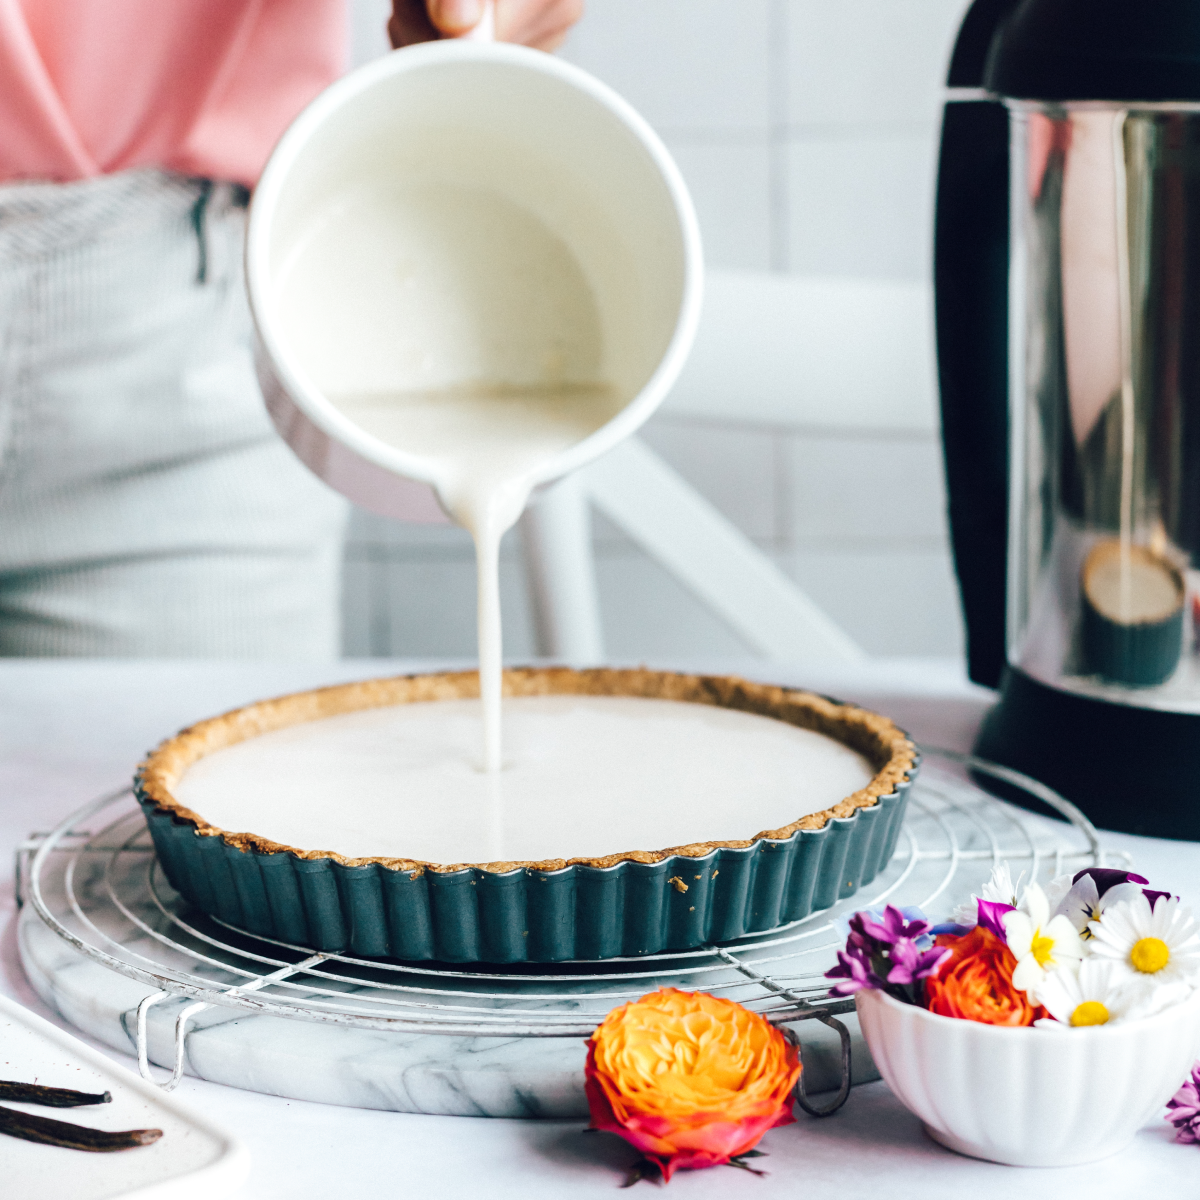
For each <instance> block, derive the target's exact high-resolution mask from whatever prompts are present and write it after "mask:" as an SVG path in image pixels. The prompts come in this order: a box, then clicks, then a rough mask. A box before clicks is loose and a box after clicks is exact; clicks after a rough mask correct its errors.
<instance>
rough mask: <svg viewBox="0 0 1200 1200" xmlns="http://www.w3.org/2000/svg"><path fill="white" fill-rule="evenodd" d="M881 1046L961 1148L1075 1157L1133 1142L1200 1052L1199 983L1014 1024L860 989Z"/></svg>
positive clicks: (863, 1014)
mask: <svg viewBox="0 0 1200 1200" xmlns="http://www.w3.org/2000/svg"><path fill="white" fill-rule="evenodd" d="M856 1001H857V1006H858V1018H859V1022H860V1024H861V1026H862V1031H863V1036H864V1037H865V1038H866V1040H867V1045H868V1047H870V1050H871V1057H872V1058H874V1060H875V1065H876V1066H877V1067H878V1068H879V1073H880V1074H881V1075H882V1076H883V1078H884V1080H885V1081H886V1083H887V1085H888V1087H890V1088H891V1089H892V1091H893V1092H894V1093H895V1094H896V1097H897V1098H898V1099H899V1100H900V1102H901V1103H902V1104H903V1105H904V1106H905V1108H907V1109H908V1110H909V1111H910V1112H912V1113H914V1114H915V1115H916V1116H918V1117H920V1119H921V1121H922V1122H923V1123H924V1125H925V1131H926V1132H927V1133H928V1134H929V1136H930V1137H931V1138H933V1139H934V1141H937V1142H940V1143H941V1144H942V1145H943V1146H947V1147H949V1148H950V1149H951V1150H957V1151H958V1152H959V1153H960V1154H969V1155H971V1156H972V1157H973V1158H986V1159H990V1160H991V1161H992V1162H1000V1163H1011V1164H1013V1165H1014V1166H1022V1167H1057V1166H1064V1167H1065V1166H1071V1165H1073V1164H1076V1163H1084V1162H1092V1161H1093V1160H1095V1159H1098V1158H1107V1157H1108V1156H1109V1155H1110V1154H1116V1153H1117V1152H1118V1151H1120V1150H1123V1149H1124V1148H1125V1147H1126V1146H1127V1145H1128V1144H1129V1143H1130V1142H1131V1141H1132V1140H1133V1137H1134V1135H1135V1134H1136V1133H1137V1131H1138V1130H1139V1129H1140V1128H1141V1127H1142V1126H1143V1125H1145V1124H1146V1122H1147V1121H1148V1120H1150V1118H1151V1117H1153V1116H1154V1115H1155V1114H1156V1113H1157V1112H1159V1111H1160V1110H1161V1109H1162V1107H1163V1106H1164V1105H1165V1104H1166V1102H1167V1100H1169V1099H1170V1097H1171V1096H1172V1095H1173V1094H1174V1092H1175V1091H1176V1089H1177V1088H1178V1087H1179V1085H1180V1084H1181V1083H1182V1082H1183V1080H1184V1079H1185V1078H1186V1077H1187V1074H1188V1072H1189V1070H1190V1069H1191V1066H1192V1063H1193V1062H1195V1060H1196V1058H1197V1055H1198V1054H1200V993H1196V994H1194V995H1193V996H1192V997H1191V998H1190V999H1189V1000H1188V1001H1187V1002H1186V1003H1184V1004H1178V1005H1176V1006H1174V1007H1173V1008H1169V1009H1167V1010H1165V1011H1164V1012H1161V1013H1158V1014H1157V1015H1156V1016H1153V1017H1146V1018H1144V1019H1143V1020H1140V1021H1130V1022H1128V1023H1125V1024H1119V1025H1113V1026H1111V1027H1108V1026H1097V1027H1094V1028H1088V1029H1045V1028H1032V1027H1030V1028H1022V1029H1007V1028H1001V1027H999V1026H996V1025H983V1024H980V1023H979V1022H978V1021H963V1020H957V1019H955V1018H952V1017H943V1016H940V1015H938V1014H937V1013H931V1012H927V1011H926V1010H925V1009H923V1008H918V1007H916V1005H912V1004H902V1003H901V1002H900V1001H898V1000H893V999H892V998H891V997H890V996H886V995H884V994H883V993H882V992H877V991H862V992H859V993H858V994H857V997H856Z"/></svg>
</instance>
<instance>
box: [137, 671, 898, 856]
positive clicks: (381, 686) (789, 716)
mask: <svg viewBox="0 0 1200 1200" xmlns="http://www.w3.org/2000/svg"><path fill="white" fill-rule="evenodd" d="M504 694H505V695H506V696H552V695H587V696H641V697H646V698H648V699H654V700H677V701H680V702H682V703H687V704H710V705H713V706H716V707H723V708H731V709H737V710H739V711H741V712H748V713H755V714H757V715H759V716H764V717H773V718H775V719H776V720H780V721H786V722H788V723H789V724H792V725H797V726H799V727H800V728H802V729H809V730H812V731H813V732H816V733H821V734H825V735H826V736H827V737H832V738H834V739H835V740H837V741H840V742H841V743H843V744H844V745H846V746H849V747H850V748H851V749H853V750H857V751H858V752H859V753H860V754H861V755H862V756H863V757H864V758H865V759H866V760H867V761H868V762H869V763H870V764H871V766H872V768H873V769H874V771H875V775H874V777H873V778H872V780H871V782H870V783H869V784H867V786H866V787H864V788H862V789H860V790H859V791H857V792H854V793H853V794H852V795H849V796H847V797H846V798H845V799H844V800H842V801H840V802H839V803H837V804H835V805H833V806H832V807H830V808H826V809H823V810H822V811H821V812H816V813H811V814H809V815H808V816H805V817H801V818H800V819H799V820H796V821H793V822H792V823H791V824H790V825H783V826H781V827H780V828H778V829H764V830H761V831H760V832H758V833H756V834H755V835H754V836H753V837H751V838H746V839H745V840H739V841H718V842H693V843H690V844H688V845H684V846H669V847H667V848H665V849H663V850H629V851H624V852H622V853H619V854H609V855H605V856H604V857H602V858H571V859H565V858H558V859H542V860H539V861H537V862H492V863H430V862H422V861H420V860H417V859H407V858H384V857H379V858H347V857H345V856H343V855H341V854H338V853H336V852H335V851H332V850H305V849H300V848H298V847H295V846H285V845H281V844H280V843H278V842H272V841H269V840H268V839H266V838H262V837H258V836H257V835H256V834H253V833H239V832H231V831H229V830H225V829H218V828H217V827H216V826H214V825H210V824H209V823H208V822H207V821H206V820H205V819H204V818H203V817H202V816H200V815H199V814H198V813H195V812H193V811H192V810H191V809H189V808H185V807H184V806H183V805H182V804H180V803H179V801H178V800H176V799H175V797H174V795H173V794H172V789H173V788H174V787H175V785H176V784H177V783H178V781H179V780H180V778H181V777H182V776H183V774H184V772H185V771H186V770H187V769H188V767H190V766H191V765H192V763H194V762H196V760H197V759H200V758H202V757H204V756H205V755H206V754H211V753H213V752H214V751H216V750H221V749H224V748H225V747H226V746H232V745H235V744H236V743H238V742H243V741H246V740H247V739H249V738H252V737H257V736H258V735H259V734H263V733H270V732H271V731H272V730H275V729H283V728H285V727H287V726H290V725H299V724H303V723H304V722H307V721H318V720H321V719H322V718H324V717H333V716H337V715H339V714H341V713H349V712H358V711H360V710H362V709H368V708H385V707H388V706H391V705H395V704H414V703H419V702H422V701H432V700H463V699H473V698H475V697H477V696H478V695H479V676H478V673H477V672H475V671H457V672H447V673H442V674H426V675H400V676H395V677H392V678H389V679H370V680H366V681H364V682H362V683H344V684H338V685H336V686H333V687H325V688H317V689H315V690H313V691H307V692H296V693H294V694H292V695H289V696H280V697H279V698H277V699H274V700H261V701H259V702H257V703H255V704H249V705H247V706H246V707H245V708H238V709H234V710H233V711H232V712H227V713H225V714H223V715H222V716H219V717H212V718H211V719H209V720H207V721H201V722H199V723H198V724H196V725H192V726H190V727H189V728H187V729H184V730H183V731H182V732H180V733H178V734H176V736H175V737H173V738H169V739H168V740H167V741H165V742H163V743H162V745H160V746H159V747H158V748H157V749H156V750H155V751H153V753H151V754H150V756H149V757H148V758H147V759H146V761H145V762H143V763H142V764H141V766H140V767H139V775H138V790H139V793H140V795H141V797H142V798H143V799H144V800H148V801H150V802H151V803H152V804H153V805H154V806H155V808H156V809H157V810H159V811H160V812H167V813H170V814H171V815H172V816H173V817H174V818H175V820H177V821H180V822H184V823H187V824H190V825H192V826H194V828H195V830H196V832H197V833H198V834H200V835H201V836H203V837H220V838H222V839H223V840H224V841H225V842H226V843H228V844H229V845H231V846H235V847H237V848H238V849H241V850H253V851H257V852H258V853H260V854H279V853H290V854H294V855H296V856H297V857H299V858H306V859H316V858H331V859H334V860H335V861H337V862H339V863H341V864H342V865H343V866H348V867H363V866H369V865H371V864H372V863H379V864H380V865H381V866H384V867H388V868H390V869H392V870H396V871H408V872H411V873H413V875H414V877H415V876H417V875H420V874H421V873H423V872H424V871H438V872H445V871H461V870H464V869H467V868H470V867H475V868H478V869H481V870H486V871H491V872H506V871H513V870H516V869H518V868H527V869H534V870H539V871H557V870H561V869H563V868H564V867H568V866H589V867H612V866H615V865H616V864H617V863H619V862H623V861H633V862H641V863H657V862H661V861H662V860H663V859H665V858H670V857H671V856H672V855H682V856H684V857H688V858H702V857H704V856H705V855H706V854H709V853H711V852H712V851H713V850H715V849H718V848H719V847H722V846H729V847H735V848H742V847H746V846H749V845H752V844H753V843H754V842H757V841H761V840H764V839H767V840H772V841H776V840H783V839H786V838H789V837H791V836H792V834H794V833H795V832H796V831H797V830H801V829H821V828H823V827H824V826H825V824H826V822H828V821H829V820H830V819H832V818H834V817H852V816H853V815H854V813H855V810H857V809H859V808H869V807H871V806H872V805H874V804H875V803H876V802H877V800H878V798H879V797H880V796H886V795H890V794H891V793H892V792H893V791H895V790H896V786H897V785H898V784H900V783H902V782H904V781H905V780H906V779H908V778H909V777H910V776H911V775H912V774H913V773H914V772H915V767H916V763H917V757H918V755H917V749H916V746H915V745H914V744H913V743H912V741H910V740H909V738H908V736H907V735H906V734H905V733H904V731H903V730H901V729H900V728H899V727H898V726H896V725H895V724H894V723H893V722H892V721H890V720H889V719H888V718H887V717H884V716H880V715H879V714H878V713H874V712H871V711H869V710H868V709H864V708H857V707H855V706H854V705H850V704H839V703H837V702H836V701H833V700H828V699H826V698H825V697H824V696H818V695H816V694H815V693H813V692H805V691H798V690H795V689H791V688H782V687H777V686H775V685H772V684H764V683H753V682H751V681H750V680H746V679H741V678H738V677H737V676H735V675H683V674H676V673H674V672H667V671H648V670H645V669H633V670H619V669H613V668H607V667H604V668H595V669H592V670H582V671H577V670H573V669H571V668H568V667H523V668H515V669H510V670H507V671H505V672H504Z"/></svg>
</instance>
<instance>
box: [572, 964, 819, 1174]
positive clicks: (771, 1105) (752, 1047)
mask: <svg viewBox="0 0 1200 1200" xmlns="http://www.w3.org/2000/svg"><path fill="white" fill-rule="evenodd" d="M799 1077H800V1056H799V1054H798V1053H797V1051H796V1048H795V1046H793V1045H792V1044H791V1043H790V1042H789V1041H788V1040H787V1039H786V1038H785V1037H784V1036H783V1034H782V1033H780V1031H779V1030H778V1029H776V1028H775V1027H774V1026H773V1025H771V1024H770V1023H768V1022H767V1021H765V1020H763V1018H762V1017H760V1016H758V1015H757V1014H755V1013H752V1012H750V1011H749V1010H748V1009H745V1008H743V1007H742V1006H741V1005H740V1004H735V1003H734V1002H733V1001H732V1000H720V999H718V998H717V997H716V996H710V995H708V994H707V993H705V992H680V991H677V990H676V989H675V988H663V989H662V990H661V991H657V992H651V994H650V995H648V996H643V997H642V998H641V999H640V1000H636V1001H631V1002H630V1003H629V1004H625V1005H622V1006H621V1007H620V1008H617V1009H614V1010H613V1011H612V1012H611V1013H609V1014H608V1016H607V1017H606V1018H605V1019H604V1023H603V1024H602V1025H601V1026H600V1028H599V1029H597V1030H596V1032H595V1033H593V1034H592V1036H591V1038H590V1040H589V1042H588V1059H587V1067H586V1088H587V1097H588V1106H589V1107H590V1109H591V1111H592V1128H593V1129H606V1130H608V1131H609V1132H610V1133H616V1134H619V1135H620V1136H621V1137H623V1138H624V1139H625V1140H626V1141H627V1142H629V1143H630V1144H631V1145H633V1146H635V1147H636V1148H637V1149H638V1150H640V1151H641V1152H642V1153H643V1154H644V1155H645V1156H646V1157H647V1158H650V1159H653V1160H654V1162H656V1163H657V1164H658V1166H659V1167H660V1168H661V1170H662V1173H663V1177H664V1178H665V1179H667V1180H669V1179H670V1178H671V1175H672V1173H673V1172H674V1171H676V1170H678V1169H679V1168H680V1167H715V1166H717V1165H719V1164H720V1163H727V1162H728V1161H729V1160H730V1159H731V1158H736V1157H737V1156H738V1155H739V1154H745V1153H746V1151H747V1150H752V1149H753V1148H754V1147H755V1146H756V1145H757V1144H758V1141H759V1139H760V1138H761V1137H762V1135H763V1134H764V1133H765V1132H766V1131H767V1130H768V1129H770V1128H771V1127H772V1126H774V1125H790V1124H791V1123H792V1122H793V1121H794V1120H795V1117H793V1116H792V1099H791V1096H792V1089H793V1088H794V1087H795V1086H796V1080H797V1079H798V1078H799Z"/></svg>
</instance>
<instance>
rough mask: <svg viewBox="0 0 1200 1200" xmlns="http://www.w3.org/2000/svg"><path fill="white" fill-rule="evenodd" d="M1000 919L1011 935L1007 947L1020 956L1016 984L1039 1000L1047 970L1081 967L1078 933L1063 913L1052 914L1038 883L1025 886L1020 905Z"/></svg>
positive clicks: (1033, 998) (1007, 932)
mask: <svg viewBox="0 0 1200 1200" xmlns="http://www.w3.org/2000/svg"><path fill="white" fill-rule="evenodd" d="M1001 919H1002V920H1003V921H1004V931H1005V933H1006V934H1007V935H1008V948H1009V949H1010V950H1011V951H1012V952H1013V956H1014V957H1015V958H1016V960H1017V968H1016V970H1015V971H1013V986H1014V987H1018V988H1020V989H1021V991H1023V992H1026V993H1028V995H1029V998H1030V1000H1032V1001H1033V1002H1034V1003H1035V1004H1040V1003H1041V998H1040V993H1041V984H1042V981H1043V980H1044V979H1045V978H1046V974H1047V972H1049V971H1057V970H1059V969H1061V968H1066V969H1068V970H1071V971H1074V970H1075V969H1076V968H1077V967H1078V965H1079V960H1080V959H1081V958H1082V957H1083V954H1084V948H1083V942H1082V941H1080V938H1079V933H1078V931H1077V930H1076V928H1075V926H1074V925H1072V924H1071V922H1070V921H1068V920H1067V918H1066V917H1064V916H1062V915H1061V914H1060V915H1059V916H1057V917H1053V918H1052V917H1051V916H1050V903H1049V901H1048V900H1047V899H1046V893H1045V892H1043V891H1042V889H1041V888H1040V887H1038V885H1037V884H1036V883H1031V884H1030V885H1029V886H1028V887H1027V888H1026V889H1025V893H1024V895H1023V896H1022V897H1021V907H1020V908H1018V909H1016V910H1015V911H1013V912H1008V913H1005V914H1004V916H1003V917H1002V918H1001Z"/></svg>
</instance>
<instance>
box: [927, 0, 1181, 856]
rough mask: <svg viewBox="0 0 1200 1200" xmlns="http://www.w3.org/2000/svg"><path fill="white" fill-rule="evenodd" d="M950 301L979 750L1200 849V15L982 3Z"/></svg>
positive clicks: (1156, 5)
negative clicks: (983, 695)
mask: <svg viewBox="0 0 1200 1200" xmlns="http://www.w3.org/2000/svg"><path fill="white" fill-rule="evenodd" d="M949 84H950V88H951V90H950V93H949V96H948V103H947V107H946V115H945V122H944V126H943V138H942V151H941V165H940V176H939V186H938V212H937V233H936V268H935V276H936V289H937V321H938V356H939V372H940V382H941V396H942V414H943V439H944V446H945V455H946V466H947V478H948V483H949V494H950V515H951V526H952V533H953V540H954V551H955V558H956V565H957V568H958V573H959V579H960V584H961V589H962V594H963V602H964V611H965V615H966V619H967V627H968V639H969V655H970V668H971V674H972V677H973V678H974V679H976V680H977V681H978V682H981V683H986V684H989V685H993V686H994V685H996V684H999V686H1000V689H1001V691H1000V700H999V703H998V704H997V705H996V707H995V708H994V709H993V710H992V711H991V712H990V713H989V715H988V717H987V719H986V721H985V723H984V726H983V728H982V731H981V733H980V737H979V742H978V752H979V753H980V754H981V755H983V756H985V757H987V758H991V759H993V760H997V761H999V762H1002V763H1005V764H1008V765H1010V766H1014V767H1017V768H1018V769H1021V770H1024V771H1027V772H1028V773H1029V774H1032V775H1034V776H1036V777H1037V778H1040V779H1042V780H1043V781H1045V782H1046V783H1048V784H1050V785H1051V786H1052V787H1055V788H1057V789H1058V790H1059V791H1061V792H1063V793H1064V794H1065V795H1066V796H1067V797H1068V798H1070V799H1072V800H1074V801H1075V802H1076V803H1077V804H1079V805H1080V806H1081V807H1082V808H1083V809H1084V811H1085V812H1087V813H1088V814H1089V815H1090V816H1091V817H1092V819H1093V820H1095V821H1096V822H1097V823H1098V824H1101V825H1103V826H1106V827H1108V828H1114V829H1124V830H1130V831H1133V832H1144V833H1153V834H1157V835H1161V836H1170V837H1192V838H1196V837H1200V636H1198V633H1200V4H1197V3H1195V0H1152V2H1146V3H1133V2H1132V0H976V3H975V4H974V5H973V6H972V7H971V9H970V10H969V11H968V13H967V16H966V18H965V20H964V23H963V26H962V29H961V31H960V35H959V40H958V43H957V45H956V47H955V53H954V56H953V59H952V62H951V69H950V78H949Z"/></svg>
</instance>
